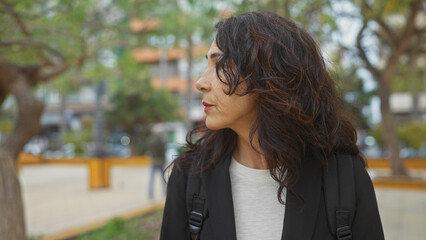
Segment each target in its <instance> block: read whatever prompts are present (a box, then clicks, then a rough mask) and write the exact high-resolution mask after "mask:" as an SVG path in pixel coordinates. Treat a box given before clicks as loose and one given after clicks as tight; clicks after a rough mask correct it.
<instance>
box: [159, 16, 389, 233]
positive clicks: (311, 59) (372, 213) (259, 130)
mask: <svg viewBox="0 0 426 240" xmlns="http://www.w3.org/2000/svg"><path fill="white" fill-rule="evenodd" d="M216 28H217V36H216V39H215V40H214V41H213V43H212V45H211V47H210V49H209V51H208V53H207V56H206V57H207V62H208V66H207V70H206V72H205V73H204V74H203V75H202V76H201V78H200V79H199V80H198V81H197V82H196V87H197V89H198V90H199V91H201V92H202V93H203V100H202V101H203V104H204V106H205V109H204V111H205V113H206V119H205V126H204V127H201V128H198V129H196V130H194V131H193V132H192V133H191V134H190V135H189V137H188V151H186V152H184V153H182V154H181V155H180V156H179V157H178V158H177V159H176V160H175V162H174V166H173V170H172V173H171V176H170V179H169V183H168V191H167V199H166V206H165V209H164V217H163V224H162V229H161V239H174V240H180V239H182V240H183V239H202V240H205V239H220V240H224V239H226V240H227V239H238V240H249V239H256V240H259V239H260V240H267V239H285V240H293V239H321V240H324V239H337V236H336V232H333V230H331V231H330V229H332V227H331V228H330V226H331V225H332V224H333V223H330V221H329V217H330V215H333V213H334V212H331V214H329V209H330V208H331V207H332V206H326V205H327V204H326V203H328V195H326V194H325V190H324V189H327V188H329V186H327V185H326V184H324V182H325V181H324V180H323V179H325V178H327V177H326V176H327V174H324V173H323V171H322V169H323V168H326V166H327V165H328V162H329V160H330V159H337V162H341V159H343V157H342V156H344V155H343V154H346V155H345V156H349V157H350V158H351V159H353V160H351V164H353V170H350V171H347V172H344V173H341V174H340V175H345V176H346V175H348V176H354V177H353V178H352V181H353V182H355V190H354V194H355V193H356V196H355V195H354V197H353V198H352V199H350V201H352V200H353V202H354V203H355V202H356V210H355V211H353V212H350V211H349V214H348V216H350V220H349V222H350V223H348V224H347V225H349V226H347V227H348V228H349V231H346V230H347V229H346V226H345V229H346V230H345V229H344V230H345V231H344V233H343V235H340V239H363V240H365V239H374V240H377V239H383V230H382V226H381V222H380V216H379V213H378V209H377V203H376V198H375V194H374V189H373V187H372V184H371V180H370V178H369V176H368V174H367V173H366V171H365V162H364V159H363V157H362V156H361V154H360V152H359V149H358V147H357V146H356V145H355V143H356V132H355V129H354V127H353V126H352V124H351V123H350V121H349V120H348V119H347V118H346V117H345V116H344V115H343V114H342V112H341V106H340V100H339V98H338V96H337V94H336V90H335V87H334V85H333V81H332V79H331V78H330V76H329V74H328V73H327V71H326V67H325V64H324V60H323V58H322V56H321V53H320V50H319V49H318V46H317V45H316V44H315V42H314V40H313V39H312V38H311V37H310V36H309V34H307V33H306V32H305V31H304V30H302V29H301V28H300V27H298V26H297V25H296V24H295V23H293V22H291V21H289V20H286V19H284V18H282V17H280V16H278V15H276V14H273V13H266V12H250V13H244V14H241V15H239V16H237V17H231V18H229V19H226V20H223V21H221V22H219V23H218V24H216ZM194 134H201V137H200V138H199V139H198V140H197V141H195V143H193V141H192V137H191V136H193V135H194ZM348 154H349V155H348ZM194 176H195V177H196V178H198V179H199V185H200V186H197V189H196V190H195V191H193V190H190V191H192V192H195V194H192V195H191V194H188V188H194V187H193V185H194V183H193V182H194V181H195V180H194ZM191 179H192V180H191ZM189 182H191V183H189ZM335 184H340V185H344V186H343V188H345V189H346V186H345V184H343V183H335ZM336 186H337V185H336ZM341 191H346V190H341ZM330 192H332V191H330ZM336 192H337V190H336ZM343 197H347V194H344V195H343ZM200 199H201V200H200ZM200 201H201V202H200ZM336 204H337V203H336ZM329 205H330V204H329ZM194 209H195V210H194ZM336 212H337V211H336ZM336 214H337V213H336ZM336 218H337V216H336ZM339 221H340V220H337V222H339ZM334 224H336V223H334ZM337 224H339V223H337ZM340 230H341V229H339V231H340ZM339 234H340V233H339ZM345 234H346V235H345ZM337 235H338V234H337ZM351 237H352V238H351Z"/></svg>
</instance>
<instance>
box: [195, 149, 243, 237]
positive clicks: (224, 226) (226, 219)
mask: <svg viewBox="0 0 426 240" xmlns="http://www.w3.org/2000/svg"><path fill="white" fill-rule="evenodd" d="M231 157H232V156H228V157H227V158H226V160H225V161H222V162H221V163H219V164H218V165H217V166H215V167H214V169H213V170H212V171H208V172H206V173H205V174H204V176H203V179H204V187H205V192H206V195H207V207H208V209H209V217H210V218H211V225H212V228H213V232H214V239H223V240H236V239H237V237H236V236H237V235H236V231H235V217H234V205H233V201H232V190H231V179H230V177H229V164H230V162H231Z"/></svg>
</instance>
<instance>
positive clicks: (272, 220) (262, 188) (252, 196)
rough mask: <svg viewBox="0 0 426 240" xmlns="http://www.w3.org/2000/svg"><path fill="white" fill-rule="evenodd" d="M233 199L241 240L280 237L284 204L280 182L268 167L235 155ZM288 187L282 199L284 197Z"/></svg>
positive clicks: (232, 175)
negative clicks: (244, 161)
mask: <svg viewBox="0 0 426 240" xmlns="http://www.w3.org/2000/svg"><path fill="white" fill-rule="evenodd" d="M229 175H230V177H231V188H232V200H233V203H234V215H235V228H236V232H237V239H238V240H259V239H261V240H280V239H281V235H282V230H283V222H284V213H285V205H283V204H281V203H280V202H279V201H278V198H277V191H278V187H279V184H278V183H277V182H276V181H275V180H274V179H272V177H271V175H270V173H269V170H267V169H253V168H249V167H246V166H244V165H242V164H241V163H239V162H237V161H236V160H235V159H234V158H232V161H231V164H230V167H229ZM285 194H286V189H284V190H283V197H282V199H283V200H285Z"/></svg>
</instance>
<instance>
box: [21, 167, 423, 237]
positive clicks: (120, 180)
mask: <svg viewBox="0 0 426 240" xmlns="http://www.w3.org/2000/svg"><path fill="white" fill-rule="evenodd" d="M87 171H88V170H87V169H86V167H84V166H65V165H61V166H57V165H38V166H25V167H23V168H22V170H21V175H20V179H21V184H22V190H23V195H24V202H25V210H26V222H27V231H28V234H29V235H31V236H37V235H52V234H55V233H59V232H61V231H64V230H69V229H73V228H76V227H80V226H84V225H86V224H91V223H93V222H97V221H101V220H105V219H109V218H112V217H114V216H117V215H119V214H123V213H127V212H130V211H134V210H137V209H140V208H142V207H144V206H148V205H150V204H152V203H154V202H160V201H163V200H164V197H163V195H162V185H161V183H160V181H161V177H160V175H159V174H157V176H156V177H157V178H156V180H157V181H156V185H155V187H156V192H155V193H156V195H155V198H154V200H149V199H148V196H147V195H148V193H147V186H148V180H149V167H140V166H120V167H119V166H117V167H113V168H112V172H111V188H109V189H101V190H90V189H89V187H88V172H87ZM376 194H377V199H378V202H379V210H380V213H381V217H382V221H383V225H384V230H385V235H386V239H387V240H423V239H425V236H426V227H425V223H426V191H415V190H396V189H377V190H376Z"/></svg>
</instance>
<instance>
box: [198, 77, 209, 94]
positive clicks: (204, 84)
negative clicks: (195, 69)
mask: <svg viewBox="0 0 426 240" xmlns="http://www.w3.org/2000/svg"><path fill="white" fill-rule="evenodd" d="M195 87H196V88H197V90H198V91H200V92H207V91H210V89H211V86H210V83H209V80H208V77H207V74H206V73H204V74H203V75H202V76H201V77H200V78H199V79H198V80H197V81H196V82H195Z"/></svg>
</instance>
